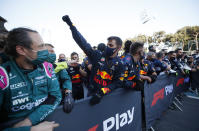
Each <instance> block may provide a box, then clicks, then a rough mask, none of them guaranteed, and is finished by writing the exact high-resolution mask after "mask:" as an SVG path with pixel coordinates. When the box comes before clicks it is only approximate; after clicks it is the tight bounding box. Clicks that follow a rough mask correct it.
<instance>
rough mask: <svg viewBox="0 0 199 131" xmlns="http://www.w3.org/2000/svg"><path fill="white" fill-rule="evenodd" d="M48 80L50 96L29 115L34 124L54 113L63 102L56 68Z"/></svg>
mask: <svg viewBox="0 0 199 131" xmlns="http://www.w3.org/2000/svg"><path fill="white" fill-rule="evenodd" d="M48 81H49V82H48V83H49V84H48V98H47V99H46V100H45V101H44V102H43V103H42V104H41V105H39V106H38V108H37V109H35V110H34V111H33V112H32V113H31V114H30V115H29V116H28V118H29V119H30V121H31V122H32V125H35V124H37V123H39V122H41V121H42V120H44V118H46V117H47V116H48V115H49V114H50V113H52V112H53V111H54V110H55V108H56V107H57V106H58V105H59V103H60V102H61V98H62V96H61V91H60V86H59V82H58V80H57V77H56V75H55V73H54V69H53V71H52V77H51V78H49V79H48Z"/></svg>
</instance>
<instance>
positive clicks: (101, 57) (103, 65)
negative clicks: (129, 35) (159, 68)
mask: <svg viewBox="0 0 199 131" xmlns="http://www.w3.org/2000/svg"><path fill="white" fill-rule="evenodd" d="M62 19H63V21H64V22H66V23H67V24H68V25H69V26H70V29H71V31H72V35H73V38H74V40H75V41H76V43H77V44H78V45H79V46H80V48H81V49H82V50H83V51H84V52H85V54H86V55H87V56H88V57H89V59H90V60H91V63H92V71H91V82H90V83H91V84H92V86H93V87H94V88H95V94H94V95H93V96H92V98H91V100H90V104H91V105H93V104H97V103H99V102H100V100H101V98H102V97H103V96H104V95H105V94H107V93H109V92H111V91H112V90H114V89H115V88H118V87H121V86H122V82H123V79H124V77H123V72H124V71H123V65H122V63H121V60H120V58H119V57H118V56H117V53H118V51H119V50H120V49H121V47H122V40H121V39H120V38H119V37H116V36H112V37H109V38H108V43H107V47H106V51H105V52H104V53H100V52H99V51H97V50H93V49H92V47H91V45H90V44H88V43H87V41H86V40H85V38H84V37H83V36H82V35H81V34H80V33H79V32H78V31H77V29H76V27H75V26H74V25H73V24H72V22H71V20H70V18H69V16H68V15H66V16H63V18H62Z"/></svg>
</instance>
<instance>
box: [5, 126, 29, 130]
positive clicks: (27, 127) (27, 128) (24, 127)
mask: <svg viewBox="0 0 199 131" xmlns="http://www.w3.org/2000/svg"><path fill="white" fill-rule="evenodd" d="M3 131H32V130H31V127H30V126H23V127H18V128H6V129H4V130H3Z"/></svg>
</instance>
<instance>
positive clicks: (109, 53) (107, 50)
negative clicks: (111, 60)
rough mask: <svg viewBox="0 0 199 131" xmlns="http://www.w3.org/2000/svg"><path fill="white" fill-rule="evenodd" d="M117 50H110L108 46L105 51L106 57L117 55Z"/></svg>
mask: <svg viewBox="0 0 199 131" xmlns="http://www.w3.org/2000/svg"><path fill="white" fill-rule="evenodd" d="M115 50H116V48H110V47H108V46H107V47H106V51H105V53H106V56H107V57H110V56H112V55H113V54H114V53H115Z"/></svg>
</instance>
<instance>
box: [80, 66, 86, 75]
mask: <svg viewBox="0 0 199 131" xmlns="http://www.w3.org/2000/svg"><path fill="white" fill-rule="evenodd" d="M79 72H80V74H81V75H82V76H84V77H86V76H87V72H86V71H84V70H83V69H82V67H81V66H80V68H79Z"/></svg>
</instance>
